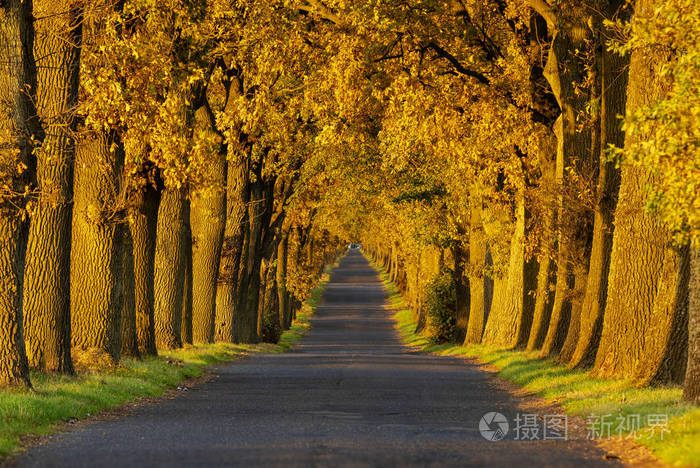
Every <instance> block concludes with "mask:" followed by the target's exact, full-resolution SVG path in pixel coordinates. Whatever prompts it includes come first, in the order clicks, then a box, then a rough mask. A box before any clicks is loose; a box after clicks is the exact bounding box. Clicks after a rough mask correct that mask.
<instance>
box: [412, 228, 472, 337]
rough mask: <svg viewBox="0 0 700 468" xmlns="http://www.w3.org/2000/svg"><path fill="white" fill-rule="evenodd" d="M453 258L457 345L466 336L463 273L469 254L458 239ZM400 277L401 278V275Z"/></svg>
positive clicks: (465, 280) (466, 288)
mask: <svg viewBox="0 0 700 468" xmlns="http://www.w3.org/2000/svg"><path fill="white" fill-rule="evenodd" d="M453 256H454V268H453V270H452V272H453V277H454V282H455V290H456V293H457V301H456V305H455V316H456V317H455V318H456V328H457V331H456V333H455V339H456V341H457V343H463V342H464V339H465V337H466V336H467V327H468V325H469V299H470V297H469V279H468V278H467V275H466V272H465V271H464V265H465V264H468V263H469V252H468V250H467V249H465V248H464V245H463V244H462V241H461V240H460V239H458V240H457V241H456V242H455V245H454V248H453ZM401 276H403V273H402V275H401Z"/></svg>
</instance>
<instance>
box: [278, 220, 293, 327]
mask: <svg viewBox="0 0 700 468" xmlns="http://www.w3.org/2000/svg"><path fill="white" fill-rule="evenodd" d="M288 245H289V232H288V231H286V230H282V239H281V240H280V242H279V243H278V244H277V269H276V275H277V277H276V278H275V281H276V282H277V304H278V316H279V321H280V327H281V328H282V330H288V329H289V327H290V326H291V324H292V323H291V317H290V316H289V307H288V304H287V252H288Z"/></svg>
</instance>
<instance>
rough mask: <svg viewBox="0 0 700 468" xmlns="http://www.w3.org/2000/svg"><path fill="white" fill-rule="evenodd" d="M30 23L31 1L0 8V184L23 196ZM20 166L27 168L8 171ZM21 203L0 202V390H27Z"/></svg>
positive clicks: (31, 81) (15, 0)
mask: <svg viewBox="0 0 700 468" xmlns="http://www.w3.org/2000/svg"><path fill="white" fill-rule="evenodd" d="M33 24H34V23H33V17H32V2H31V0H22V1H20V0H8V1H6V2H3V4H2V5H0V51H2V52H1V53H2V56H1V57H0V58H1V60H0V135H1V136H0V151H2V153H5V154H3V155H2V157H3V159H4V160H5V161H6V162H7V163H8V164H7V167H6V168H4V169H3V172H2V173H1V174H0V185H2V186H4V187H5V190H8V189H9V190H11V191H12V192H15V193H18V194H22V193H24V189H25V186H27V185H28V184H29V183H30V179H31V178H32V176H33V174H32V172H31V171H32V169H31V164H30V162H31V151H32V145H31V142H30V140H29V139H28V138H26V136H27V135H31V136H37V137H38V136H40V135H39V133H38V131H39V130H40V129H39V128H38V122H37V121H36V109H35V108H34V104H33V102H34V98H35V96H34V95H33V90H35V89H36V68H35V66H34V56H33V53H32V50H33V42H34V29H33ZM25 86H26V87H25ZM15 151H16V154H13V153H15ZM20 165H21V166H24V167H27V168H29V169H28V170H24V171H23V170H20V169H17V170H15V169H14V168H18V167H19V166H20ZM5 171H7V172H5ZM24 202H25V200H24V199H23V196H14V195H4V196H2V197H0V239H2V242H0V279H1V280H0V386H19V387H31V383H30V381H29V366H28V364H27V354H26V350H25V345H24V334H23V330H22V282H23V281H22V279H23V275H22V272H23V270H24V255H25V252H26V235H27V230H26V225H25V223H24V222H23V220H22V215H23V214H24V213H23V212H22V211H23V207H24Z"/></svg>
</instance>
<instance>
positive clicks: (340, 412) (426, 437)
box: [13, 251, 615, 467]
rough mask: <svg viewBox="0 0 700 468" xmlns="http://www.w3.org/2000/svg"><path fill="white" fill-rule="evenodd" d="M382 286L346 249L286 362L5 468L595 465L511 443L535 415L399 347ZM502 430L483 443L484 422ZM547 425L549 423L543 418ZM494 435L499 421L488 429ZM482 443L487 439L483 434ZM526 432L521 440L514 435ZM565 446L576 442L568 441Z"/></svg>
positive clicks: (464, 373) (264, 363)
mask: <svg viewBox="0 0 700 468" xmlns="http://www.w3.org/2000/svg"><path fill="white" fill-rule="evenodd" d="M385 301H386V295H385V292H384V290H383V289H382V286H381V283H380V282H379V279H378V277H377V275H376V273H375V272H374V270H373V269H372V268H371V267H370V266H369V264H368V263H367V261H366V260H365V258H364V257H363V256H362V255H361V254H360V253H359V252H356V251H352V252H350V253H349V254H348V255H347V256H346V257H345V258H344V259H343V260H342V262H341V264H340V266H339V267H338V268H336V270H335V271H334V272H333V275H332V277H331V281H330V282H329V284H328V286H327V289H326V291H325V294H324V298H323V301H322V303H321V305H320V306H319V309H318V311H317V314H316V316H315V318H314V320H313V327H312V329H311V331H310V332H309V334H308V335H307V336H306V337H305V338H304V339H303V340H302V341H301V342H300V344H299V346H298V347H297V348H296V349H295V350H294V351H293V352H289V353H285V354H280V355H257V356H254V357H252V358H250V359H247V360H245V361H242V362H235V363H232V364H230V365H226V366H222V367H219V368H217V369H216V373H217V374H218V376H217V377H216V378H215V379H214V380H212V381H210V382H207V383H203V384H201V385H198V386H197V387H195V388H193V389H191V390H190V391H188V392H184V393H182V395H181V396H179V397H177V398H174V399H170V400H163V401H160V402H158V403H155V404H149V405H145V406H141V407H138V408H136V409H135V410H134V411H133V412H132V413H131V414H127V415H125V416H123V417H119V418H117V419H114V420H107V421H101V422H95V423H93V424H87V425H83V426H80V427H76V428H75V429H74V430H72V431H70V432H67V433H63V434H58V435H55V436H53V437H51V438H50V439H49V440H47V441H45V442H44V443H42V444H41V445H39V446H36V447H34V448H32V449H30V450H28V451H27V452H25V453H24V454H23V455H22V456H20V457H18V458H16V459H15V460H14V461H13V464H16V465H18V466H67V467H68V466H70V467H75V466H89V467H95V466H115V467H116V466H286V467H288V466H499V467H501V466H507V467H530V466H577V467H578V466H607V465H612V464H615V462H614V461H608V460H605V459H604V458H603V453H602V452H601V451H600V449H598V448H597V447H596V446H595V445H594V444H593V443H591V442H589V441H587V440H586V439H585V437H583V436H581V435H580V434H579V436H578V437H577V440H568V441H567V440H551V439H552V437H556V436H557V435H561V434H557V433H556V431H553V429H556V428H555V427H554V424H551V427H552V429H550V431H549V434H548V440H541V439H543V430H544V427H543V424H542V420H541V419H540V420H539V421H538V426H539V429H538V433H537V434H534V431H532V430H531V431H529V433H528V434H530V435H533V434H534V435H536V436H537V438H539V439H540V440H534V441H530V440H528V441H526V440H515V437H516V436H517V432H516V431H515V430H514V426H515V424H516V422H515V418H516V417H517V415H518V414H521V419H522V420H523V421H521V426H523V427H524V426H525V422H526V421H525V418H526V417H525V414H537V413H538V412H539V416H540V417H541V416H543V414H544V413H545V412H548V411H550V412H551V411H552V409H551V408H540V409H538V408H537V405H534V407H535V409H533V405H532V401H529V400H528V397H522V396H516V395H514V394H513V393H512V392H510V391H508V388H507V386H505V387H504V384H503V383H502V382H500V381H499V380H498V379H496V378H495V377H493V376H491V375H490V374H488V373H487V372H484V371H482V370H480V369H479V368H478V366H477V365H476V364H473V363H469V362H466V361H464V360H460V359H457V358H451V357H437V356H429V355H424V354H420V353H418V352H415V351H413V350H411V349H408V348H406V347H404V346H403V345H402V344H401V342H400V341H399V339H398V337H397V335H396V333H395V331H394V328H393V323H392V320H391V316H390V312H389V311H388V310H387V308H386V306H385ZM492 411H496V412H499V413H502V414H503V415H504V416H505V419H506V420H507V422H508V423H509V430H508V433H507V435H506V437H505V438H504V439H503V440H500V441H489V440H486V439H484V437H483V436H482V434H481V433H480V431H479V421H480V420H481V418H482V417H483V416H484V415H485V414H486V413H489V412H492ZM550 422H551V420H550ZM490 427H491V429H496V428H497V427H498V424H494V423H492V424H491V426H490ZM492 434H493V433H487V435H492ZM520 434H521V435H525V434H526V432H525V430H522V431H520ZM574 439H576V437H574Z"/></svg>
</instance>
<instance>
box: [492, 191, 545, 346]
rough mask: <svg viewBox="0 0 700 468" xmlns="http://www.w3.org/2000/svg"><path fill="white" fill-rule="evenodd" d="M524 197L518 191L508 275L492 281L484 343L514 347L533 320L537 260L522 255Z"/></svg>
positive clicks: (524, 334) (524, 339) (522, 342)
mask: <svg viewBox="0 0 700 468" xmlns="http://www.w3.org/2000/svg"><path fill="white" fill-rule="evenodd" d="M526 214H527V213H526V210H525V199H524V196H523V194H522V193H521V194H518V196H517V201H516V221H515V231H514V233H513V237H512V240H511V243H510V255H509V259H508V270H507V275H506V276H505V277H503V278H499V279H497V280H496V281H495V285H496V287H495V288H494V299H493V301H494V302H493V306H492V308H491V313H490V314H489V317H488V320H487V322H486V328H485V329H484V336H483V342H484V343H486V344H490V345H494V346H501V347H506V348H514V347H519V346H524V345H525V344H526V342H527V337H528V335H529V332H530V326H531V324H532V315H533V310H534V306H535V304H534V301H533V297H532V294H531V292H532V291H534V290H535V288H536V283H537V268H536V263H535V262H534V261H532V260H530V261H526V259H525V247H524V241H525V226H526V219H525V218H526Z"/></svg>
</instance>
